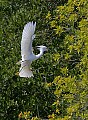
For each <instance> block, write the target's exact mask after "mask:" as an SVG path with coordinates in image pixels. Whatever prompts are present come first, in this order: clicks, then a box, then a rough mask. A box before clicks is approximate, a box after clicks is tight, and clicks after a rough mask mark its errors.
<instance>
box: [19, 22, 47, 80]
mask: <svg viewBox="0 0 88 120" xmlns="http://www.w3.org/2000/svg"><path fill="white" fill-rule="evenodd" d="M35 28H36V22H35V23H33V22H29V23H27V24H26V25H25V26H24V29H23V33H22V40H21V56H22V61H20V62H19V63H21V68H20V70H19V76H20V77H28V78H30V77H32V76H33V73H32V71H31V70H30V66H31V63H32V61H33V60H36V59H38V58H39V57H41V56H42V55H43V52H44V51H46V49H47V48H46V46H38V48H39V50H40V53H39V54H38V55H34V54H33V50H32V41H33V39H34V38H35V34H34V32H35Z"/></svg>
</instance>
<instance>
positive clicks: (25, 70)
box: [19, 61, 33, 78]
mask: <svg viewBox="0 0 88 120" xmlns="http://www.w3.org/2000/svg"><path fill="white" fill-rule="evenodd" d="M29 66H30V61H24V62H22V63H21V68H20V70H19V76H20V77H26V78H30V77H32V76H33V73H32V71H31V70H30V68H29Z"/></svg>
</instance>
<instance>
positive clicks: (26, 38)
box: [21, 22, 36, 61]
mask: <svg viewBox="0 0 88 120" xmlns="http://www.w3.org/2000/svg"><path fill="white" fill-rule="evenodd" d="M35 28H36V22H35V23H33V22H29V23H27V24H26V25H25V26H24V29H23V33H22V41H21V56H22V61H25V60H28V59H29V55H30V54H31V53H32V40H33V35H34V32H35Z"/></svg>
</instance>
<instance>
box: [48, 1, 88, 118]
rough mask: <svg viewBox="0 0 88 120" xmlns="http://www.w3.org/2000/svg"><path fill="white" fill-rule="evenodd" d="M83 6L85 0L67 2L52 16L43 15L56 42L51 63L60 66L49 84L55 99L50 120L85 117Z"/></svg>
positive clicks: (87, 66)
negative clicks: (52, 117)
mask: <svg viewBox="0 0 88 120" xmlns="http://www.w3.org/2000/svg"><path fill="white" fill-rule="evenodd" d="M87 7H88V2H87V1H85V0H81V1H78V0H75V1H72V0H68V3H67V4H65V5H62V6H57V9H56V10H55V11H54V13H53V15H52V16H51V14H52V13H50V12H49V13H48V14H50V15H47V22H48V20H49V24H50V28H52V30H53V31H54V34H57V37H58V36H59V38H58V39H59V41H60V42H59V44H58V47H59V49H58V51H57V53H55V54H54V60H55V61H56V63H57V64H58V66H59V67H60V70H59V74H58V75H59V76H58V77H56V78H55V79H54V81H53V82H52V83H53V84H55V86H56V90H55V92H54V94H55V95H56V96H57V99H56V101H55V102H54V104H53V105H54V106H55V107H56V113H54V114H55V115H56V116H55V118H54V119H61V120H62V119H63V120H72V119H87V118H88V116H87V112H88V111H87V107H88V105H87V99H88V96H87V94H88V87H87V86H88V78H87V76H88V62H87V61H88V58H87V57H88V56H87V55H88V34H87V32H88V19H87V17H88V9H87ZM48 16H49V17H48ZM57 28H58V29H57ZM61 40H62V41H61ZM58 55H59V56H58ZM57 56H58V57H57ZM58 62H59V63H58ZM57 111H58V112H57Z"/></svg>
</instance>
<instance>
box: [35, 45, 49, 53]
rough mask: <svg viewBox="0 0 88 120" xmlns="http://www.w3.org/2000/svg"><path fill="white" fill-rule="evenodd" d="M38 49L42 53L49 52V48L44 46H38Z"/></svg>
mask: <svg viewBox="0 0 88 120" xmlns="http://www.w3.org/2000/svg"><path fill="white" fill-rule="evenodd" d="M37 49H38V50H40V51H42V52H44V51H48V49H47V47H46V46H43V45H41V46H37Z"/></svg>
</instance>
